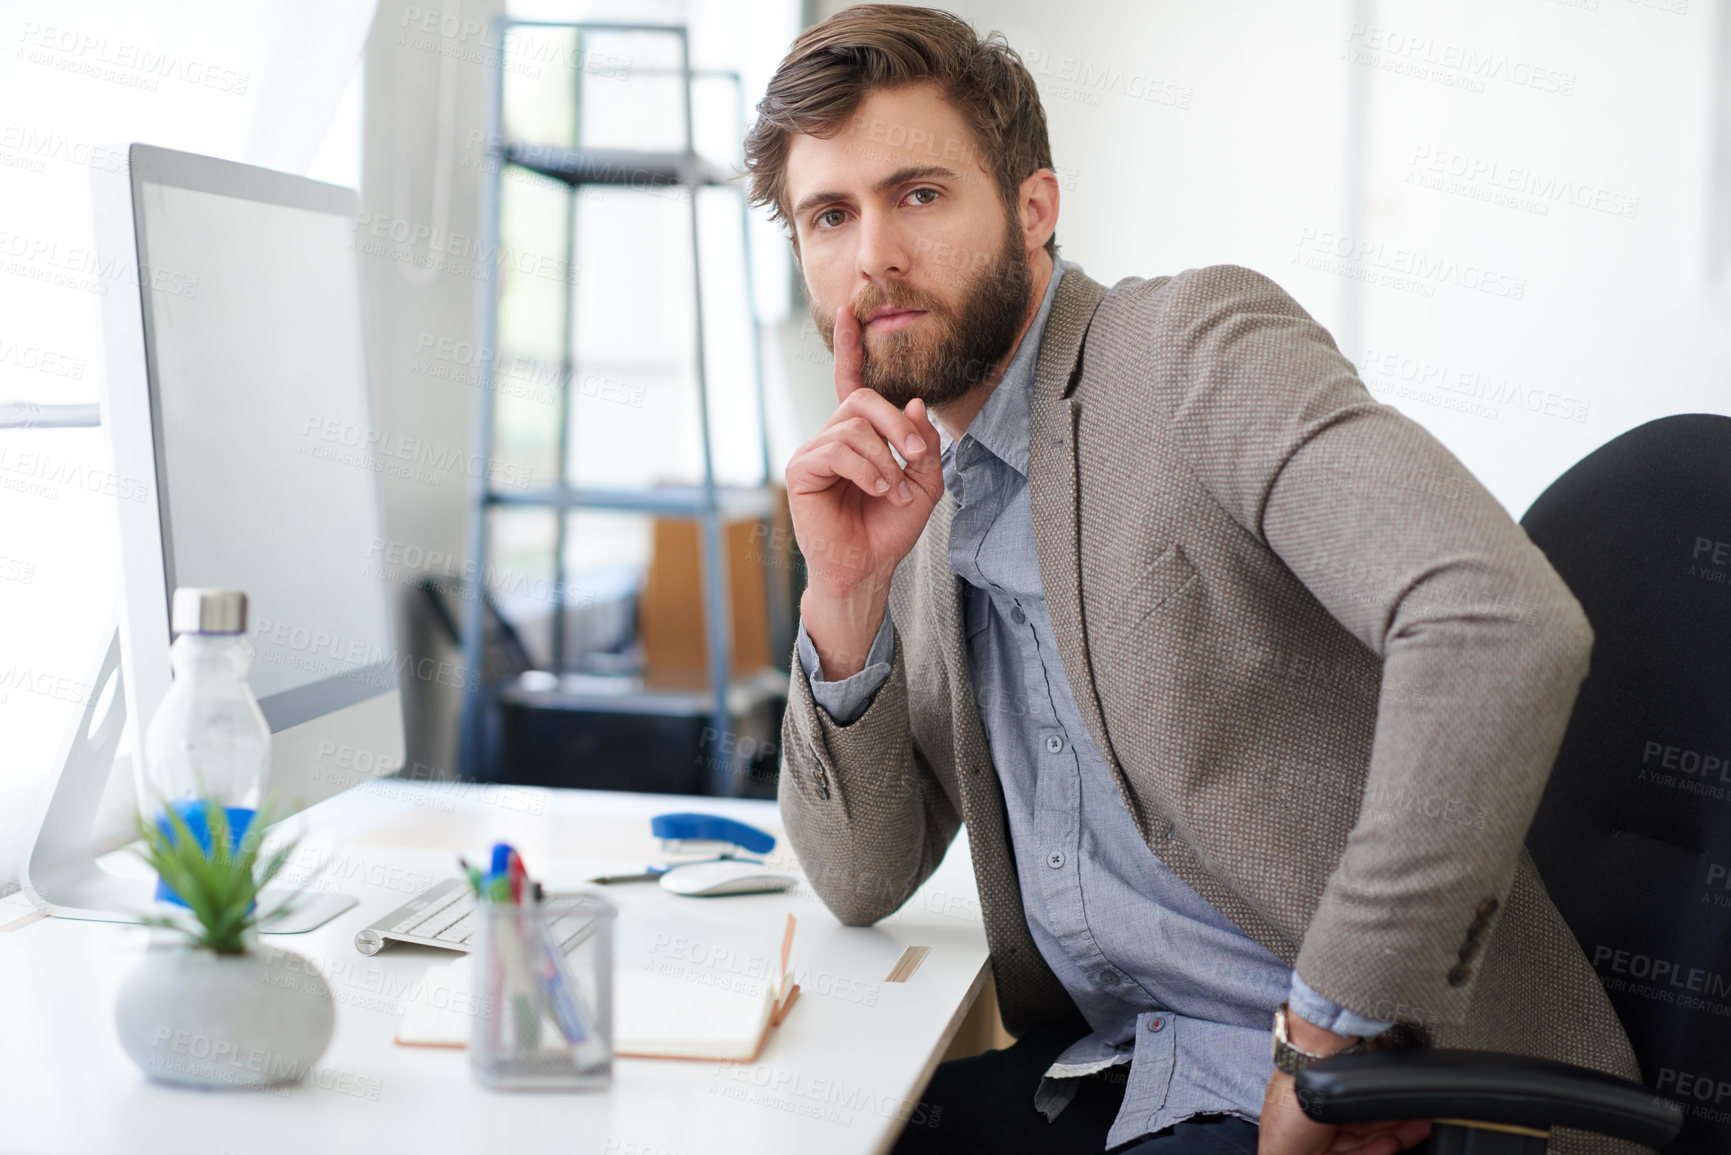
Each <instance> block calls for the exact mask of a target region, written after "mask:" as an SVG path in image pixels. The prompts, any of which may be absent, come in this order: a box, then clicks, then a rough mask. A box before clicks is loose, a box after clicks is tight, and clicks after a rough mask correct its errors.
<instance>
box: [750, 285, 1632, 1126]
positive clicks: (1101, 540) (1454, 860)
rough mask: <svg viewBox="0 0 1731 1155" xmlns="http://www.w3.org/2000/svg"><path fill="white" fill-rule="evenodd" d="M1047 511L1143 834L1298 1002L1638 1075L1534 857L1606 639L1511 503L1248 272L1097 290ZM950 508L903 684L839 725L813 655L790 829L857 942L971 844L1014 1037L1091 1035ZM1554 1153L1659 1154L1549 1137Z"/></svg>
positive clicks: (907, 591) (1121, 782)
mask: <svg viewBox="0 0 1731 1155" xmlns="http://www.w3.org/2000/svg"><path fill="white" fill-rule="evenodd" d="M1028 472H1029V482H1028V484H1029V494H1030V501H1031V503H1032V508H1033V518H1034V527H1035V535H1036V538H1037V548H1038V551H1039V566H1040V576H1041V579H1042V582H1043V585H1044V588H1045V594H1046V599H1047V604H1048V608H1049V610H1050V613H1051V618H1052V626H1053V630H1054V631H1055V633H1056V635H1057V643H1058V649H1059V652H1060V653H1061V654H1062V656H1063V661H1064V668H1065V671H1066V673H1067V674H1068V675H1069V679H1070V685H1071V686H1072V687H1073V688H1074V692H1075V694H1076V699H1077V700H1076V705H1077V707H1078V708H1079V709H1080V711H1081V715H1082V717H1083V719H1084V720H1085V721H1086V723H1087V725H1088V730H1089V734H1090V736H1091V737H1092V738H1093V740H1094V744H1095V746H1096V747H1097V748H1098V749H1099V751H1100V753H1101V755H1102V757H1103V758H1104V759H1105V761H1106V764H1107V765H1108V767H1109V768H1110V769H1111V772H1112V775H1113V778H1114V779H1115V780H1116V782H1117V784H1118V789H1119V792H1120V794H1121V795H1122V797H1123V800H1124V805H1125V806H1126V807H1128V808H1129V811H1130V813H1131V815H1132V816H1133V817H1134V819H1135V821H1136V824H1137V827H1138V828H1139V829H1140V831H1141V834H1142V837H1143V839H1144V841H1146V842H1147V844H1148V847H1149V849H1150V850H1152V851H1153V852H1154V854H1156V855H1157V856H1159V858H1160V859H1161V861H1163V862H1164V863H1165V864H1166V865H1167V866H1168V867H1170V868H1171V869H1172V871H1173V872H1174V873H1176V874H1177V875H1178V877H1179V878H1181V879H1183V880H1184V881H1185V882H1186V883H1187V884H1188V885H1189V886H1191V887H1192V888H1194V889H1195V890H1196V891H1197V892H1198V893H1199V894H1201V895H1202V896H1203V897H1204V898H1206V899H1207V900H1208V901H1209V902H1211V903H1213V904H1214V905H1215V906H1216V907H1218V908H1219V909H1220V910H1221V911H1222V912H1223V913H1225V914H1226V915H1227V916H1228V917H1229V918H1231V919H1232V920H1233V922H1234V923H1236V924H1237V925H1238V926H1239V927H1241V928H1243V929H1244V931H1245V932H1246V933H1247V934H1249V935H1250V936H1251V937H1253V938H1254V939H1256V941H1257V942H1259V943H1261V944H1262V945H1263V946H1264V947H1266V948H1267V949H1268V950H1269V951H1270V952H1272V953H1273V954H1274V955H1276V956H1277V957H1279V958H1280V959H1282V960H1283V961H1285V962H1286V963H1287V964H1288V965H1290V966H1294V967H1296V968H1297V970H1298V972H1299V973H1300V974H1301V975H1303V976H1304V979H1305V981H1306V982H1308V983H1309V984H1310V985H1311V986H1312V987H1314V988H1315V989H1316V990H1317V991H1318V992H1320V993H1321V994H1323V995H1326V996H1327V997H1328V998H1330V999H1333V1000H1334V1001H1335V1002H1337V1003H1340V1004H1342V1005H1343V1006H1346V1007H1349V1008H1351V1009H1352V1010H1354V1011H1357V1012H1359V1013H1361V1014H1364V1015H1369V1016H1371V1017H1374V1018H1380V1019H1385V1020H1389V1021H1393V1022H1397V1023H1400V1024H1403V1027H1402V1028H1397V1030H1398V1031H1400V1033H1401V1036H1402V1038H1404V1039H1405V1040H1406V1041H1408V1042H1409V1043H1410V1042H1412V1041H1417V1042H1419V1043H1420V1044H1428V1045H1434V1046H1441V1047H1472V1048H1484V1049H1488V1050H1496V1051H1505V1052H1514V1053H1520V1054H1527V1055H1540V1056H1546V1057H1549V1058H1554V1059H1559V1060H1563V1061H1566V1062H1570V1063H1577V1064H1581V1065H1583V1066H1588V1067H1594V1068H1597V1069H1599V1070H1603V1071H1609V1072H1613V1073H1616V1074H1619V1075H1623V1076H1626V1077H1630V1078H1639V1072H1638V1070H1637V1067H1636V1063H1635V1060H1634V1056H1633V1053H1632V1052H1631V1050H1630V1047H1629V1042H1628V1037H1627V1035H1626V1034H1625V1032H1624V1031H1623V1028H1622V1026H1621V1025H1620V1024H1619V1023H1618V1021H1617V1019H1616V1016H1615V1014H1614V1013H1613V1011H1612V1009H1611V1005H1610V1002H1609V1000H1608V999H1607V998H1606V997H1605V993H1604V991H1603V989H1602V988H1601V986H1600V985H1599V982H1598V980H1597V979H1596V977H1595V975H1594V972H1593V969H1592V967H1591V965H1590V964H1589V963H1588V962H1587V959H1586V956H1585V955H1584V954H1583V953H1582V951H1581V948H1580V946H1579V945H1578V943H1577V942H1576V940H1575V938H1574V936H1573V935H1572V934H1571V933H1570V932H1569V929H1568V927H1567V925H1566V924H1565V923H1564V922H1563V920H1562V918H1561V917H1560V916H1559V915H1558V913H1557V910H1556V908H1555V906H1553V905H1552V903H1551V901H1550V898H1549V897H1548V896H1547V894H1546V893H1545V889H1544V886H1543V884H1542V883H1541V882H1540V881H1539V878H1538V876H1537V874H1536V873H1535V871H1534V868H1533V863H1532V860H1531V858H1530V857H1529V856H1528V855H1527V853H1526V851H1525V849H1524V848H1523V845H1522V843H1523V841H1524V839H1525V837H1526V833H1527V828H1528V826H1529V825H1530V823H1531V821H1532V817H1533V812H1534V810H1535V809H1536V807H1537V805H1538V802H1539V798H1540V796H1541V794H1542V793H1543V789H1544V785H1545V781H1546V778H1547V777H1548V776H1549V774H1550V768H1551V764H1552V761H1553V759H1554V758H1555V756H1556V752H1557V748H1558V746H1559V744H1560V743H1561V740H1562V735H1563V731H1564V728H1565V726H1566V724H1567V721H1568V717H1569V711H1570V708H1571V706H1572V705H1573V702H1574V699H1575V694H1576V691H1577V690H1578V688H1579V686H1580V683H1581V680H1582V679H1583V678H1584V677H1585V675H1586V670H1587V662H1588V655H1589V652H1590V649H1591V645H1592V637H1593V635H1592V631H1591V629H1590V627H1589V626H1588V624H1587V620H1586V618H1585V616H1584V615H1583V614H1582V612H1581V609H1580V606H1579V604H1578V603H1577V602H1576V601H1575V599H1574V597H1573V596H1572V595H1571V594H1570V593H1569V590H1568V588H1567V587H1566V586H1565V585H1564V584H1563V582H1562V580H1561V579H1560V578H1559V577H1558V576H1557V575H1556V572H1555V571H1554V570H1553V569H1552V568H1551V567H1550V565H1549V563H1547V562H1546V560H1545V558H1544V555H1543V554H1541V553H1540V552H1539V550H1538V549H1537V548H1536V547H1535V546H1534V545H1533V544H1532V543H1531V542H1530V541H1529V540H1528V539H1527V536H1526V534H1525V533H1524V532H1523V531H1522V529H1521V528H1520V526H1519V525H1517V524H1516V523H1515V522H1514V521H1513V520H1512V519H1511V518H1510V517H1509V515H1508V513H1507V512H1506V511H1505V510H1504V509H1503V508H1502V506H1501V505H1499V504H1498V503H1497V501H1496V500H1495V499H1494V498H1493V497H1492V496H1491V495H1490V494H1489V493H1488V492H1487V491H1486V490H1485V489H1484V487H1483V486H1482V485H1480V484H1479V483H1478V482H1477V481H1476V480H1475V479H1474V478H1473V477H1472V475H1471V474H1469V473H1468V472H1467V470H1466V469H1465V468H1464V467H1463V466H1462V465H1461V464H1460V462H1459V461H1457V460H1456V459H1455V457H1454V456H1453V455H1452V454H1450V453H1449V452H1448V450H1446V449H1445V448H1443V446H1442V445H1441V444H1440V443H1439V442H1437V440H1436V439H1435V438H1433V437H1432V436H1431V435H1430V434H1428V433H1427V432H1425V430H1424V429H1423V428H1422V427H1421V426H1419V425H1418V424H1417V423H1415V422H1413V421H1411V420H1409V419H1408V418H1406V417H1404V416H1402V415H1401V414H1400V413H1399V412H1398V411H1397V410H1395V409H1393V408H1391V407H1389V406H1385V405H1381V404H1378V403H1377V402H1376V401H1375V400H1373V399H1372V398H1371V396H1370V394H1369V393H1368V392H1367V391H1366V389H1365V388H1364V385H1363V384H1362V383H1361V382H1360V381H1359V379H1358V376H1357V374H1356V373H1355V371H1354V369H1353V366H1352V364H1351V363H1350V362H1349V361H1348V360H1347V359H1346V358H1345V357H1344V356H1342V355H1341V353H1340V352H1339V350H1338V349H1337V348H1336V347H1335V344H1334V342H1333V340H1332V339H1331V338H1330V337H1329V335H1328V333H1327V331H1326V330H1324V329H1323V328H1322V327H1321V326H1320V325H1318V324H1317V323H1316V322H1315V321H1314V320H1313V319H1312V318H1311V317H1310V316H1309V315H1308V314H1307V313H1305V311H1304V310H1303V309H1302V308H1301V307H1300V306H1299V305H1298V304H1297V303H1296V302H1295V301H1293V300H1292V298H1291V297H1289V296H1288V295H1287V294H1286V293H1285V292H1283V291H1282V290H1281V289H1280V288H1279V287H1278V286H1277V285H1275V284H1274V282H1272V281H1270V280H1269V279H1268V278H1266V277H1263V276H1261V275H1260V274H1257V273H1254V272H1251V271H1249V270H1247V269H1242V268H1237V267H1233V266H1215V267H1211V268H1205V269H1191V270H1188V271H1186V272H1183V273H1180V274H1179V275H1177V276H1175V277H1157V278H1154V279H1152V280H1141V279H1137V278H1129V279H1126V280H1124V281H1121V282H1119V283H1118V284H1117V285H1116V286H1114V287H1113V288H1112V289H1111V290H1110V291H1107V290H1106V289H1104V288H1102V287H1101V286H1100V285H1099V284H1097V283H1096V282H1094V281H1092V280H1090V279H1088V278H1087V277H1086V276H1085V275H1083V274H1082V272H1081V271H1080V270H1079V269H1072V270H1071V271H1070V272H1069V273H1068V274H1067V275H1066V276H1065V277H1064V279H1063V281H1062V282H1060V284H1059V287H1058V292H1057V296H1056V298H1055V300H1054V302H1053V305H1052V310H1051V313H1050V315H1049V317H1048V321H1047V325H1046V329H1045V333H1044V336H1043V338H1042V341H1041V345H1040V352H1039V359H1038V365H1037V369H1036V380H1035V386H1034V399H1033V405H1032V413H1031V422H1030V433H1029V470H1028ZM955 508H956V507H955V503H954V500H953V499H952V498H951V497H950V496H949V495H948V494H947V493H946V494H945V495H944V497H943V499H942V500H941V501H940V502H939V504H938V506H937V508H936V510H935V511H934V513H933V515H932V518H931V521H930V522H929V523H928V525H927V526H926V529H925V531H924V533H923V535H922V536H921V538H920V540H919V542H918V544H917V545H916V546H915V547H914V549H913V552H912V553H910V554H909V556H908V557H907V558H906V559H904V560H903V562H902V563H901V565H900V567H899V568H898V569H897V570H896V573H895V577H894V580H893V583H892V586H891V593H890V612H891V615H892V619H893V622H894V625H895V637H896V645H895V658H894V666H893V669H892V670H891V673H890V675H889V679H888V681H887V682H885V684H884V685H883V687H882V688H881V689H880V690H879V691H878V693H877V696H876V697H875V698H874V699H873V701H872V704H871V706H870V708H869V709H868V710H867V711H866V712H865V714H864V715H863V716H861V717H860V718H858V719H857V720H856V721H854V722H853V723H852V724H850V725H847V726H838V725H836V724H835V722H834V721H833V720H832V719H831V718H830V717H829V716H828V715H827V714H826V713H825V712H824V711H823V710H822V709H821V708H819V707H818V706H817V705H816V704H815V703H814V702H813V700H812V697H811V687H810V684H809V682H808V681H807V680H806V678H805V676H804V672H803V670H802V668H801V666H800V663H799V661H798V660H797V657H796V659H795V660H794V662H793V672H794V677H793V689H792V694H791V700H790V702H789V705H788V711H787V716H786V722H785V726H784V732H783V765H782V770H781V784H780V802H781V812H782V816H783V819H784V821H785V824H786V827H787V832H788V837H789V839H790V840H791V842H792V844H793V847H794V849H795V852H796V853H797V854H798V856H799V859H800V862H801V864H802V866H803V867H804V869H805V870H806V872H807V873H808V875H809V876H810V878H811V880H812V884H813V886H814V888H815V889H816V891H817V893H818V895H819V896H820V897H821V898H822V899H823V901H824V902H825V904H827V905H828V907H829V908H830V909H831V910H832V911H833V912H834V913H835V914H836V915H837V917H839V918H840V919H841V920H842V921H843V922H844V923H848V924H852V925H866V924H870V923H872V922H875V921H876V920H877V919H880V918H883V917H884V916H886V915H888V914H890V913H892V912H893V911H895V910H896V909H897V908H898V907H899V906H901V904H902V903H903V902H905V901H906V900H907V898H908V897H909V896H910V895H911V894H912V893H913V892H914V890H915V889H916V888H917V887H918V886H919V885H920V883H921V882H923V881H924V880H925V878H926V877H927V875H929V874H930V873H931V871H932V870H933V868H934V867H936V866H937V864H938V862H939V861H940V860H941V859H942V858H943V855H944V851H945V850H946V848H948V846H949V845H950V842H951V841H952V839H953V838H954V835H955V832H956V829H957V825H958V823H959V822H963V821H965V822H966V823H967V824H968V834H969V846H970V847H971V848H972V852H973V859H974V873H975V877H976V878H977V880H978V883H979V891H980V901H981V905H982V911H983V917H984V921H985V930H986V936H987V940H988V943H989V944H990V947H991V957H992V969H993V973H994V976H995V978H996V980H997V989H998V998H999V1006H1000V1009H1001V1011H1002V1014H1003V1019H1004V1025H1005V1026H1006V1028H1007V1029H1008V1030H1009V1031H1010V1032H1011V1033H1012V1034H1016V1035H1020V1034H1022V1033H1024V1032H1025V1031H1027V1030H1028V1029H1030V1028H1031V1027H1034V1026H1036V1025H1039V1024H1042V1023H1053V1022H1061V1021H1064V1020H1065V1019H1074V1020H1075V1021H1076V1022H1077V1024H1078V1035H1080V1034H1081V1033H1083V1032H1084V1031H1085V1030H1086V1028H1085V1027H1083V1026H1081V1025H1080V1018H1079V1015H1078V1012H1077V1011H1076V1008H1075V1004H1074V1003H1073V1002H1072V1001H1071V1000H1070V998H1069V996H1068V995H1067V994H1066V993H1065V991H1064V989H1063V987H1062V986H1061V985H1060V984H1059V983H1058V981H1057V979H1056V978H1055V977H1054V976H1053V974H1052V972H1051V970H1050V969H1049V968H1048V967H1047V966H1046V964H1045V962H1044V960H1043V959H1042V958H1041V957H1040V955H1039V952H1038V950H1037V949H1036V948H1035V946H1034V944H1033V941H1032V939H1031V938H1030V937H1029V934H1028V927H1027V921H1026V919H1025V917H1024V914H1023V911H1022V904H1021V896H1020V892H1019V890H1018V888H1017V883H1016V874H1015V865H1014V861H1013V859H1012V857H1011V853H1010V847H1009V839H1008V833H1007V827H1006V825H1005V819H1004V810H1003V807H1004V804H1003V796H1002V793H1001V792H1000V789H999V785H998V779H997V775H996V773H995V772H994V770H993V768H992V763H991V759H990V755H989V752H988V749H987V745H986V741H985V737H984V734H983V733H982V730H981V724H980V719H979V715H978V712H977V710H976V708H975V706H974V700H973V694H972V690H971V688H970V686H969V679H968V670H967V661H966V654H965V651H964V649H963V645H962V632H961V621H962V615H961V597H960V591H959V579H958V578H956V576H955V575H954V573H952V572H951V570H950V568H949V561H948V542H949V526H950V522H951V519H952V517H953V515H954V513H955ZM1551 1150H1552V1151H1556V1152H1567V1153H1571V1155H1574V1153H1584V1152H1595V1153H1597V1152H1618V1153H1627V1152H1638V1151H1644V1150H1646V1149H1645V1148H1641V1147H1638V1146H1635V1145H1631V1144H1626V1143H1619V1142H1612V1141H1608V1140H1603V1139H1599V1138H1597V1137H1590V1136H1588V1135H1587V1134H1585V1133H1583V1132H1578V1131H1569V1130H1563V1129H1559V1130H1558V1131H1557V1132H1555V1134H1554V1135H1553V1136H1552V1140H1551Z"/></svg>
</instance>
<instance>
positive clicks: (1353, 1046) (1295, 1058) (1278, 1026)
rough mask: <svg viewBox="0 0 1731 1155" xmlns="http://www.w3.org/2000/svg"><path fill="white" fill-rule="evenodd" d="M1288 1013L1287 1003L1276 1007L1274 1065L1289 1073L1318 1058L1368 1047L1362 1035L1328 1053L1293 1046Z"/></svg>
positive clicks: (1354, 1052)
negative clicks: (1287, 1031) (1287, 1028)
mask: <svg viewBox="0 0 1731 1155" xmlns="http://www.w3.org/2000/svg"><path fill="white" fill-rule="evenodd" d="M1286 1015H1287V1006H1286V1004H1285V1003H1281V1004H1280V1006H1279V1007H1277V1008H1275V1011H1274V1065H1275V1067H1276V1068H1277V1069H1279V1070H1282V1071H1285V1072H1286V1073H1287V1074H1289V1075H1296V1074H1297V1073H1298V1072H1299V1071H1301V1070H1303V1069H1304V1068H1305V1067H1308V1066H1310V1064H1312V1063H1314V1062H1316V1060H1318V1059H1329V1058H1333V1057H1334V1056H1335V1055H1356V1054H1357V1053H1358V1052H1360V1051H1363V1050H1366V1049H1367V1048H1366V1046H1365V1043H1364V1039H1363V1038H1362V1037H1360V1038H1355V1039H1353V1040H1352V1042H1350V1043H1348V1044H1347V1045H1346V1046H1344V1047H1342V1048H1341V1049H1340V1050H1338V1051H1331V1052H1329V1053H1328V1054H1326V1055H1313V1054H1311V1053H1310V1052H1309V1051H1301V1050H1299V1049H1298V1048H1297V1047H1295V1046H1293V1045H1292V1041H1291V1040H1290V1039H1289V1038H1288V1037H1287V1034H1286Z"/></svg>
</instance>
